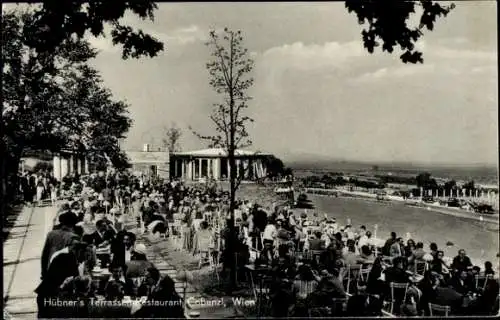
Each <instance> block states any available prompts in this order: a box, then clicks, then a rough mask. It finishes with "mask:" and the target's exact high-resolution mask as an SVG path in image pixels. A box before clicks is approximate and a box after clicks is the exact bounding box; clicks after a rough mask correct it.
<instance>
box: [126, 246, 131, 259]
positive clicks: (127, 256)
mask: <svg viewBox="0 0 500 320" xmlns="http://www.w3.org/2000/svg"><path fill="white" fill-rule="evenodd" d="M131 258H132V247H130V249H128V250H127V248H125V262H128V261H130V259H131Z"/></svg>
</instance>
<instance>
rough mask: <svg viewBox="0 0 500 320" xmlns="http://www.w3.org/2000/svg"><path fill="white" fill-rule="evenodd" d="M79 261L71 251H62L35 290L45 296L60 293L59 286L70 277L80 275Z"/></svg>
mask: <svg viewBox="0 0 500 320" xmlns="http://www.w3.org/2000/svg"><path fill="white" fill-rule="evenodd" d="M78 274H79V273H78V261H77V259H76V256H75V255H74V254H73V253H72V252H70V253H61V254H59V255H58V256H57V257H55V258H54V260H52V262H51V263H50V265H49V266H48V269H47V271H46V272H45V275H44V277H43V280H42V282H41V283H40V285H39V286H38V287H37V288H36V289H35V292H36V293H37V294H39V295H41V296H44V297H54V296H56V295H58V294H59V291H60V290H59V287H60V286H61V285H62V284H63V282H64V280H66V278H68V277H76V276H78Z"/></svg>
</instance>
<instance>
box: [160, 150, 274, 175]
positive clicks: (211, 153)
mask: <svg viewBox="0 0 500 320" xmlns="http://www.w3.org/2000/svg"><path fill="white" fill-rule="evenodd" d="M269 156H271V155H270V154H265V153H261V152H255V151H249V150H235V158H236V168H237V176H238V177H240V176H242V177H243V180H247V181H252V180H256V179H259V178H263V177H265V176H266V175H267V172H266V166H265V162H264V160H265V159H266V158H268V157H269ZM230 172H231V169H230V166H229V159H228V156H227V151H226V150H225V149H223V148H211V149H203V150H197V151H189V152H174V153H171V154H170V177H171V178H172V179H182V180H185V181H197V180H202V179H214V180H217V181H221V180H227V179H228V177H229V175H230Z"/></svg>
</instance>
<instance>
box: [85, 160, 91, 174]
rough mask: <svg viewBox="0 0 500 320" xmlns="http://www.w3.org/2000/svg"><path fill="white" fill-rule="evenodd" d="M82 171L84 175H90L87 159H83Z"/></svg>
mask: <svg viewBox="0 0 500 320" xmlns="http://www.w3.org/2000/svg"><path fill="white" fill-rule="evenodd" d="M84 160H85V161H84V166H85V167H84V169H85V174H90V169H89V158H87V157H85V158H84Z"/></svg>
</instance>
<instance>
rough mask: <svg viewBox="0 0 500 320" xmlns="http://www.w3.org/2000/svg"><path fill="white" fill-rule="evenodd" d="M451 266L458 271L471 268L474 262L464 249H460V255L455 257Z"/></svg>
mask: <svg viewBox="0 0 500 320" xmlns="http://www.w3.org/2000/svg"><path fill="white" fill-rule="evenodd" d="M451 268H452V269H453V270H454V271H455V272H456V271H462V270H466V271H467V270H469V269H471V268H472V262H471V261H470V258H469V257H468V256H467V255H466V253H465V250H464V249H460V250H458V255H457V256H456V257H455V258H453V263H452V264H451Z"/></svg>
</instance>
